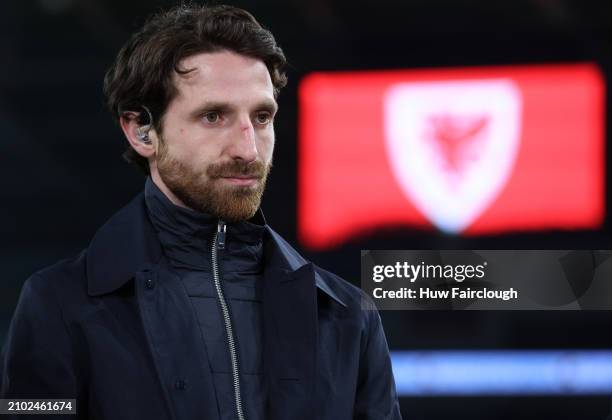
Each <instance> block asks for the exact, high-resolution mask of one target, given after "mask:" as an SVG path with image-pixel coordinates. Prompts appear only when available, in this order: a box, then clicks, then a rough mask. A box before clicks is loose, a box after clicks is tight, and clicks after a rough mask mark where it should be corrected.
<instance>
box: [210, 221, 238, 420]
mask: <svg viewBox="0 0 612 420" xmlns="http://www.w3.org/2000/svg"><path fill="white" fill-rule="evenodd" d="M226 230H227V226H226V224H225V222H224V221H223V220H221V219H219V222H218V223H217V231H216V232H215V237H214V239H213V243H212V247H211V251H212V252H211V255H212V272H213V281H214V283H215V289H216V291H217V297H218V298H219V304H220V305H221V312H222V313H223V321H224V322H225V332H226V335H227V344H228V347H229V352H230V360H231V363H232V377H233V379H234V396H235V399H236V414H237V415H238V420H245V417H244V411H243V409H242V397H241V396H240V375H239V373H238V355H237V353H236V342H235V341H234V330H233V328H232V320H231V319H230V313H229V307H228V306H227V302H226V300H225V296H224V295H223V289H222V288H221V276H220V274H219V263H218V261H217V250H223V249H225V233H226Z"/></svg>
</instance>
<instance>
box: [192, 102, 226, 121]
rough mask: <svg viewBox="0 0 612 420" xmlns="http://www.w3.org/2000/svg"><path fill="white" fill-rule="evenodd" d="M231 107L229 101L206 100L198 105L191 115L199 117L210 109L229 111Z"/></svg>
mask: <svg viewBox="0 0 612 420" xmlns="http://www.w3.org/2000/svg"><path fill="white" fill-rule="evenodd" d="M231 108H232V107H231V105H230V104H228V103H227V102H214V101H206V102H203V103H201V104H200V105H198V106H197V107H196V108H195V109H194V110H193V111H192V112H191V115H193V116H194V117H199V116H200V115H202V114H203V113H205V112H208V111H218V112H227V111H229V110H231Z"/></svg>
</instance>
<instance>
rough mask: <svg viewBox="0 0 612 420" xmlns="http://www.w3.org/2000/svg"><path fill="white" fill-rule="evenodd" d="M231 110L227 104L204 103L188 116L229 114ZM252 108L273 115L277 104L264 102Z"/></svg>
mask: <svg viewBox="0 0 612 420" xmlns="http://www.w3.org/2000/svg"><path fill="white" fill-rule="evenodd" d="M233 108H234V107H233V106H232V105H231V104H229V103H227V102H218V101H206V102H203V103H201V104H200V105H198V106H197V107H196V108H195V109H194V110H193V111H192V112H191V113H190V114H191V115H192V116H194V117H199V116H201V115H202V114H204V113H205V112H209V111H217V112H229V111H231V110H232V109H233ZM253 108H254V109H255V110H258V111H260V110H264V111H268V112H270V113H272V114H274V113H276V111H277V110H278V104H277V103H276V101H274V100H264V101H261V102H259V103H257V104H256V105H255V106H254V107H253Z"/></svg>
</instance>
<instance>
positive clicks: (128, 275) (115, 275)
mask: <svg viewBox="0 0 612 420" xmlns="http://www.w3.org/2000/svg"><path fill="white" fill-rule="evenodd" d="M261 216H262V217H263V214H262V215H261ZM263 220H265V219H263ZM265 227H266V233H267V237H268V239H270V241H269V242H270V245H269V246H270V247H271V248H272V249H273V252H274V253H275V254H276V255H278V256H280V259H281V261H282V262H283V264H284V265H285V266H286V268H287V269H288V270H290V271H297V270H299V269H300V268H301V267H303V266H304V265H306V264H309V262H308V261H307V260H305V259H304V258H303V257H302V256H301V255H300V254H299V253H298V252H297V251H296V250H295V249H294V248H293V247H292V246H291V245H289V244H288V243H287V242H286V241H285V240H284V239H283V238H282V237H281V236H280V235H279V234H278V233H276V232H275V231H274V230H272V229H271V228H270V227H269V226H268V225H267V224H266V225H265ZM161 256H162V248H161V244H160V242H159V239H158V238H157V233H156V232H155V229H154V227H153V225H152V223H151V221H150V219H149V215H148V214H147V209H146V204H145V199H144V194H143V193H140V194H138V195H137V196H136V197H135V198H134V199H133V200H132V201H131V202H130V203H129V204H128V205H127V206H125V207H124V208H122V209H121V210H119V212H117V213H116V214H115V215H114V216H113V217H111V218H110V220H108V222H106V223H105V224H104V225H103V226H102V227H101V228H100V229H99V230H98V231H97V232H96V234H95V235H94V237H93V239H92V241H91V243H90V245H89V248H88V250H87V282H88V283H87V291H88V293H89V295H91V296H99V295H103V294H106V293H111V292H113V291H115V290H117V289H119V288H120V287H122V286H123V285H124V284H126V283H127V282H128V281H129V280H131V279H132V278H133V277H134V274H135V273H136V272H138V271H142V270H146V269H150V268H151V267H153V266H154V265H156V264H158V263H159V261H160V259H161ZM314 280H315V285H316V286H317V288H318V289H319V290H321V291H322V292H324V293H325V294H327V295H328V296H329V297H331V298H332V299H334V300H335V301H337V302H338V303H339V304H341V305H342V306H346V304H345V303H344V302H343V301H342V300H341V299H340V298H339V297H338V295H337V294H336V293H335V292H334V291H333V289H332V288H331V287H330V286H329V283H328V282H327V281H326V280H325V279H324V278H323V277H322V276H321V275H320V274H319V272H318V271H316V270H315V271H314Z"/></svg>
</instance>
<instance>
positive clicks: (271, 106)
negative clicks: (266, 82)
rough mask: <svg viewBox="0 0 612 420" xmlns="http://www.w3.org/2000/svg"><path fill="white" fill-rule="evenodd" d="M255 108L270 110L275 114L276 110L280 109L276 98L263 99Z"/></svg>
mask: <svg viewBox="0 0 612 420" xmlns="http://www.w3.org/2000/svg"><path fill="white" fill-rule="evenodd" d="M255 109H258V110H260V109H262V110H264V111H268V112H270V113H272V114H274V113H275V112H276V111H278V104H277V103H276V101H274V100H269V101H262V102H260V103H259V104H257V106H256V107H255Z"/></svg>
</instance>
